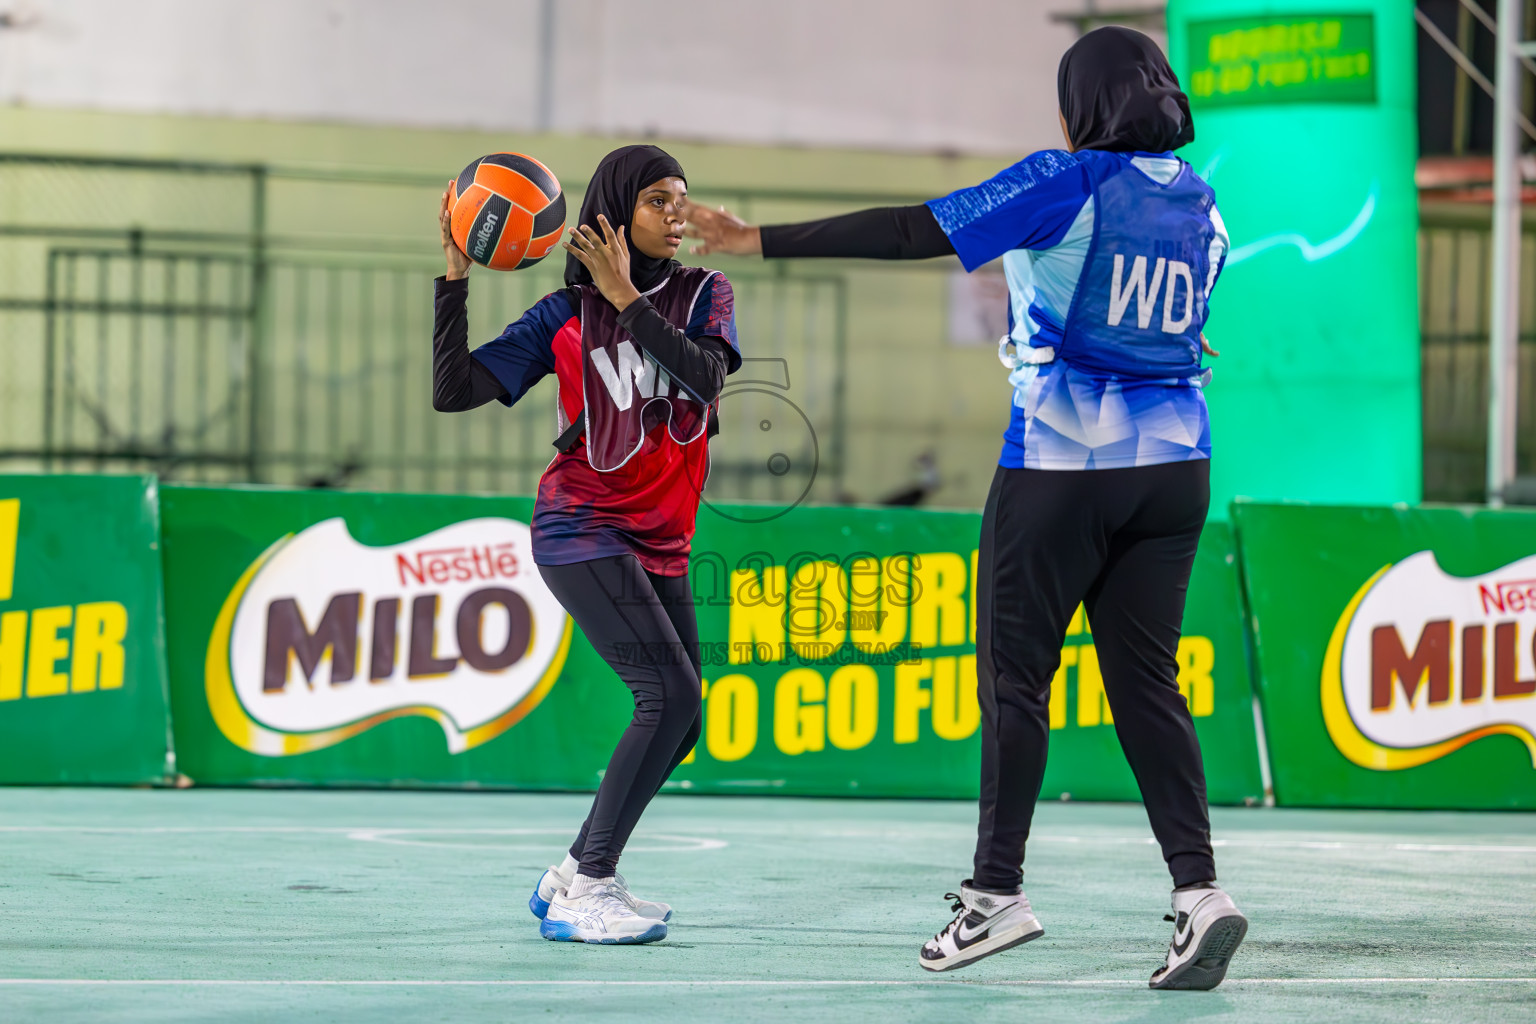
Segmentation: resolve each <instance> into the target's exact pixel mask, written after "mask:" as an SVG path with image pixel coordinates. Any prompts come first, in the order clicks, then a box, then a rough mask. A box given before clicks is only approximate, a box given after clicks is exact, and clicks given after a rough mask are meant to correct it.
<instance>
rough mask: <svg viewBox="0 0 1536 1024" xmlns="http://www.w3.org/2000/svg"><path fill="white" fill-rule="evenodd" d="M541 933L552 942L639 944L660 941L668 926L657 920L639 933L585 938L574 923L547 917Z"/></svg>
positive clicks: (601, 944)
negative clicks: (552, 919)
mask: <svg viewBox="0 0 1536 1024" xmlns="http://www.w3.org/2000/svg"><path fill="white" fill-rule="evenodd" d="M539 934H540V935H542V936H544V937H545V938H546V939H549V940H550V941H551V942H590V943H592V944H593V945H599V946H637V945H640V944H641V943H645V942H659V941H661V940H662V939H664V938H666V937H667V926H666V925H665V924H663V923H662V922H660V921H657V922H656V923H655V924H654V925H652V926H651V927H650V928H647V929H646V930H645V931H643V932H641V933H640V934H639V935H610V936H604V937H603V938H601V939H583V938H582V937H581V933H580V932H579V931H577V930H576V928H575V926H574V925H570V924H567V923H566V922H564V921H551V920H550V919H549V918H547V917H546V918H545V919H544V921H543V923H541V924H540V925H539Z"/></svg>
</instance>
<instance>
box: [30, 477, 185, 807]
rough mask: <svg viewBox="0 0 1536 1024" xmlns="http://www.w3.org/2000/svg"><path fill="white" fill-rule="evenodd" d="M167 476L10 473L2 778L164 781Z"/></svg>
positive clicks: (166, 739) (167, 767)
mask: <svg viewBox="0 0 1536 1024" xmlns="http://www.w3.org/2000/svg"><path fill="white" fill-rule="evenodd" d="M160 590H161V587H160V553H159V524H158V522H157V506H156V484H155V480H154V478H153V477H91V476H48V477H40V476H3V477H0V781H4V782H13V783H14V782H23V783H57V782H88V783H150V782H163V781H164V780H165V779H166V778H167V776H168V775H169V774H170V773H171V772H172V771H173V768H172V766H171V763H170V746H169V741H170V735H169V724H168V719H167V716H166V693H165V647H164V641H163V633H162V623H161V606H160V596H161V595H160Z"/></svg>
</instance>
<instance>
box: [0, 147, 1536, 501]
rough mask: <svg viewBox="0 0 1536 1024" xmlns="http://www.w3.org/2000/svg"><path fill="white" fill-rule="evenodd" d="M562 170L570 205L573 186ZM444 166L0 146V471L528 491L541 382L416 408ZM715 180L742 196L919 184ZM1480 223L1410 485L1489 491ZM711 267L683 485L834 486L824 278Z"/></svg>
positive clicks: (1431, 372)
mask: <svg viewBox="0 0 1536 1024" xmlns="http://www.w3.org/2000/svg"><path fill="white" fill-rule="evenodd" d="M565 184H566V187H567V192H568V195H569V201H570V202H571V203H572V205H573V207H574V204H576V203H578V202H579V200H580V190H581V189H580V185H581V183H576V182H566V183H565ZM441 188H442V183H441V182H439V181H437V180H436V179H431V180H429V179H426V178H424V177H422V176H415V175H395V174H368V173H360V172H358V173H337V172H332V171H327V170H313V169H292V168H276V167H264V166H259V165H239V164H215V163H192V162H180V161H157V160H114V159H91V158H78V157H48V156H37V155H23V154H0V468H4V469H8V470H16V469H21V470H34V469H35V470H43V471H92V472H127V471H153V472H156V473H159V474H160V475H162V476H163V477H165V478H167V479H172V480H202V481H213V482H243V481H250V482H265V483H280V484H290V485H301V486H343V487H360V488H370V489H391V490H411V491H454V492H462V491H495V492H502V493H524V494H526V493H531V492H532V490H533V488H534V486H535V484H536V482H537V479H538V475H539V473H540V472H541V471H542V469H543V467H544V466H545V465H546V464H547V462H548V459H549V457H550V454H551V452H550V448H549V442H550V441H551V440H552V438H553V434H554V415H553V405H554V393H553V392H554V385H553V382H552V381H546V382H545V383H543V384H540V385H538V386H537V387H536V388H535V389H534V391H533V392H532V393H531V394H530V395H529V396H528V397H527V398H525V399H524V400H523V401H522V402H520V403H518V405H517V406H516V407H514V408H513V409H512V410H511V411H510V412H508V411H507V410H505V409H502V408H501V407H500V406H493V407H490V408H486V409H480V410H476V411H474V412H470V413H467V414H460V415H455V416H443V415H440V414H437V413H434V412H433V411H432V408H431V401H430V390H431V368H430V364H431V358H430V346H429V343H428V338H429V336H430V333H431V318H432V310H431V289H430V287H428V284H427V282H428V280H429V279H430V278H431V277H432V276H433V275H435V274H437V273H438V272H439V269H440V256H439V255H438V254H437V253H436V251H435V246H434V245H433V241H434V239H433V237H432V235H431V222H430V211H431V209H432V207H433V205H434V203H435V197H436V193H437V192H438V191H440V190H441ZM710 192H711V195H716V196H721V197H722V198H724V199H725V200H726V201H728V202H731V203H732V204H734V208H736V209H738V210H740V211H742V212H743V213H745V214H746V215H748V216H755V217H758V218H763V219H774V218H777V217H786V218H788V217H800V216H816V215H825V214H826V213H829V212H834V211H836V210H841V209H847V208H849V207H850V206H855V205H860V204H871V203H889V202H912V201H916V200H917V199H920V198H921V197H914V196H907V195H890V194H880V193H875V192H846V193H838V192H810V191H798V190H756V191H747V192H735V193H732V192H728V191H722V190H719V189H711V190H710ZM423 211H427V212H426V213H423ZM424 227H425V231H424V230H423V228H424ZM1488 232H1489V221H1488V216H1487V210H1486V208H1478V207H1470V206H1465V205H1462V206H1455V205H1451V204H1439V205H1426V207H1425V209H1424V215H1423V229H1422V232H1421V235H1420V278H1421V288H1420V294H1421V302H1422V310H1421V322H1422V330H1423V333H1422V366H1423V403H1424V404H1423V457H1424V493H1425V497H1426V499H1429V500H1440V501H1481V500H1482V499H1483V497H1484V483H1483V481H1484V475H1485V474H1484V460H1485V449H1486V434H1487V428H1486V423H1487V402H1488V398H1487V372H1488V371H1487V365H1488V356H1487V354H1488V326H1487V281H1488V258H1489V239H1488ZM1527 232H1528V234H1527V237H1526V253H1527V256H1526V259H1525V261H1524V266H1525V267H1526V271H1527V275H1528V276H1527V280H1526V281H1525V282H1524V283H1523V285H1522V287H1521V289H1520V290H1521V293H1522V295H1523V296H1525V308H1524V310H1523V313H1522V320H1521V323H1522V333H1521V346H1520V348H1521V381H1522V388H1521V394H1520V401H1519V409H1520V444H1519V465H1520V470H1521V472H1522V473H1523V474H1527V475H1531V476H1536V402H1533V401H1532V399H1533V397H1536V218H1533V219H1531V220H1528V223H1527ZM560 271H561V263H560V261H559V260H558V259H557V258H551V259H550V260H547V261H546V262H545V263H544V264H541V265H540V266H538V267H536V268H534V269H533V270H530V271H525V272H522V273H518V274H493V273H488V272H477V273H476V275H475V277H474V279H473V282H472V287H471V299H470V330H471V337H472V338H489V337H492V336H494V335H495V334H496V333H497V332H498V331H499V330H500V329H501V327H502V326H503V325H505V324H506V323H508V322H509V321H511V320H512V319H515V318H516V317H517V316H518V315H520V314H521V312H522V311H523V310H525V309H526V308H528V306H530V305H531V304H532V303H533V302H534V301H535V300H536V299H537V298H538V297H539V296H540V295H542V294H544V293H546V292H548V291H550V290H552V289H554V288H556V287H558V286H559V277H560ZM730 277H731V281H732V283H733V285H734V287H735V289H736V293H737V300H738V309H737V312H738V318H739V321H740V328H741V331H742V334H743V337H748V338H750V339H751V346H750V353H749V354H750V355H751V356H753V359H752V360H751V361H750V362H749V364H748V366H747V367H746V368H745V370H744V372H743V373H741V374H738V375H736V376H734V377H732V378H731V385H730V391H729V393H728V397H729V401H727V402H725V403H724V404H723V407H722V416H723V418H724V423H723V426H724V428H725V429H724V430H723V432H722V434H721V436H720V437H719V438H717V439H716V441H715V443H714V444H713V445H712V451H713V453H714V460H713V461H714V470H713V472H712V475H711V478H710V483H709V487H708V490H707V492H706V496H707V497H711V498H717V499H726V500H735V499H761V500H767V501H786V500H793V499H794V498H796V497H798V496H799V495H800V493H801V492H802V491H803V490H805V489H806V488H807V487H809V486H814V490H812V492H811V495H810V496H811V497H812V498H815V499H818V500H833V499H835V498H836V497H837V496H839V495H840V494H842V493H843V488H842V479H843V471H844V468H845V466H846V461H847V453H846V441H847V434H848V429H847V427H848V425H847V422H846V412H845V402H844V400H843V392H844V383H845V380H846V374H845V366H846V361H847V337H848V329H847V321H848V315H849V309H848V302H849V299H848V284H847V281H846V280H845V278H844V277H843V276H842V275H841V272H840V271H838V270H837V269H836V268H834V267H832V266H830V265H822V266H820V267H818V268H817V272H816V273H815V274H814V276H813V275H811V274H809V273H807V272H805V271H802V270H800V269H797V268H796V267H795V266H794V265H793V264H783V263H773V264H762V265H749V266H743V267H737V268H733V269H732V270H731V272H730Z"/></svg>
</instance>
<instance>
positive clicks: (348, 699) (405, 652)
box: [206, 519, 571, 756]
mask: <svg viewBox="0 0 1536 1024" xmlns="http://www.w3.org/2000/svg"><path fill="white" fill-rule="evenodd" d="M570 636H571V627H570V620H569V619H568V618H567V617H566V615H565V611H564V610H563V609H562V608H561V607H560V604H559V602H558V601H556V600H555V598H554V595H552V594H551V593H550V592H549V590H548V589H547V588H546V587H545V586H544V582H543V580H542V579H541V578H540V577H539V574H538V571H537V569H535V567H534V565H533V559H532V555H531V552H530V550H529V534H528V527H527V526H525V525H524V524H522V523H518V522H514V521H512V520H509V519H472V520H468V521H466V522H462V523H456V524H455V525H453V526H449V527H446V528H444V529H441V530H438V531H436V532H434V533H431V534H428V535H427V536H425V537H421V538H419V539H417V540H414V541H411V542H409V543H406V544H399V545H393V546H388V547H377V548H376V547H369V546H367V545H364V544H360V543H358V542H357V541H356V540H354V539H353V538H352V536H351V534H350V533H349V532H348V531H347V527H346V524H345V522H343V521H342V520H341V519H330V520H326V521H325V522H322V523H318V524H316V525H314V526H311V527H310V528H308V529H307V530H304V531H303V532H302V533H300V534H298V535H297V536H292V537H287V538H284V539H283V540H281V541H279V542H278V543H276V544H274V545H273V546H272V547H271V548H270V549H268V550H267V551H266V553H264V554H263V555H262V556H261V557H260V558H259V559H257V560H256V562H255V563H254V564H253V565H251V566H250V568H248V569H247V570H246V572H245V574H244V575H243V576H242V577H241V579H240V581H239V582H238V583H237V584H236V585H235V588H234V589H233V590H232V591H231V592H230V594H229V596H228V598H227V599H226V600H225V602H224V607H223V609H222V610H221V612H220V613H219V617H218V620H217V622H216V623H215V626H214V631H213V636H212V638H211V639H210V641H209V645H208V662H207V680H206V681H207V690H208V704H209V708H210V709H211V710H212V712H213V717H214V720H215V721H216V722H217V723H218V725H219V728H220V729H221V730H222V731H223V733H224V735H225V736H227V737H228V738H229V739H230V741H231V742H233V743H235V744H236V745H237V746H239V747H241V748H243V749H245V750H249V751H251V752H252V753H256V754H265V755H268V756H283V755H287V754H298V753H304V752H307V751H311V750H319V749H322V748H324V747H328V746H332V745H333V744H336V743H340V742H341V741H343V740H345V739H348V738H350V737H352V736H355V735H357V734H358V733H361V732H364V731H366V730H368V729H371V728H372V727H374V726H376V725H379V724H380V723H382V722H386V721H388V720H389V719H391V718H398V717H401V716H403V715H421V716H425V717H428V718H432V719H434V720H435V721H437V722H438V724H439V725H441V726H442V728H443V732H444V734H445V735H446V737H447V743H448V749H449V751H450V752H452V753H459V752H461V751H464V750H468V749H469V748H471V747H474V746H478V745H479V744H481V743H484V742H486V741H487V740H490V739H493V738H495V737H496V736H499V735H500V734H501V733H503V732H505V731H506V730H507V729H509V728H511V727H512V726H513V725H514V724H516V723H517V722H518V721H519V720H520V719H521V718H523V716H525V715H526V714H527V713H528V712H529V711H531V710H533V708H534V707H535V706H536V705H537V704H538V702H539V701H540V700H542V699H543V697H544V695H545V694H546V693H547V692H548V691H549V688H550V687H551V686H553V685H554V681H555V679H556V677H557V676H558V675H559V673H560V668H561V667H562V665H563V664H564V662H565V655H566V651H567V649H568V647H569V645H570Z"/></svg>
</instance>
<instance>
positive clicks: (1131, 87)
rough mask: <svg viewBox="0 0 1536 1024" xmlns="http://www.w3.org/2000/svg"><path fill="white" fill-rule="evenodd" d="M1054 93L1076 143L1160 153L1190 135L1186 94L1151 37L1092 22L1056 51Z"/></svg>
mask: <svg viewBox="0 0 1536 1024" xmlns="http://www.w3.org/2000/svg"><path fill="white" fill-rule="evenodd" d="M1056 94H1057V99H1058V100H1059V102H1060V103H1061V113H1062V116H1064V117H1065V118H1066V119H1067V135H1068V136H1069V137H1070V138H1071V139H1072V145H1073V146H1075V147H1076V148H1077V149H1107V150H1114V151H1118V152H1132V151H1136V150H1140V151H1142V152H1146V153H1161V152H1164V151H1165V150H1170V149H1178V148H1179V147H1180V146H1183V145H1186V144H1188V143H1190V142H1193V141H1194V139H1195V122H1194V119H1193V118H1192V117H1191V116H1190V113H1189V98H1188V97H1187V96H1185V95H1184V93H1183V92H1182V91H1180V89H1179V79H1178V76H1176V75H1175V74H1174V73H1173V69H1172V68H1170V67H1169V66H1168V59H1167V58H1166V57H1164V56H1163V51H1162V50H1160V49H1158V47H1157V44H1156V43H1154V42H1153V41H1152V40H1151V39H1149V38H1147V37H1146V36H1144V35H1142V34H1141V33H1140V32H1136V31H1134V30H1132V29H1128V28H1119V27H1115V26H1109V27H1105V28H1096V29H1094V30H1093V31H1092V32H1089V33H1088V34H1087V35H1085V36H1083V37H1082V38H1081V39H1079V40H1078V41H1077V42H1076V43H1074V44H1072V48H1071V49H1069V50H1068V51H1067V52H1066V53H1064V54H1062V57H1061V66H1060V67H1058V68H1057V69H1056Z"/></svg>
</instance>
